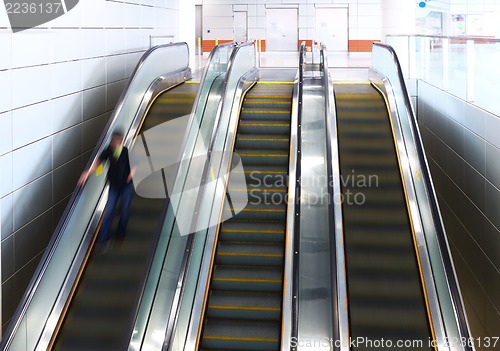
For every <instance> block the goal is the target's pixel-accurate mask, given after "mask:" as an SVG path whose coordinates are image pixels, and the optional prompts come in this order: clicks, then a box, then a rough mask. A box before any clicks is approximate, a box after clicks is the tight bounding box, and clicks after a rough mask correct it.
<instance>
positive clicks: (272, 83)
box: [257, 82, 293, 85]
mask: <svg viewBox="0 0 500 351" xmlns="http://www.w3.org/2000/svg"><path fill="white" fill-rule="evenodd" d="M260 84H264V85H266V84H267V85H280V84H293V82H257V85H260Z"/></svg>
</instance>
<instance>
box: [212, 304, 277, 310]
mask: <svg viewBox="0 0 500 351" xmlns="http://www.w3.org/2000/svg"><path fill="white" fill-rule="evenodd" d="M208 308H217V309H220V310H251V311H279V310H280V309H279V308H275V307H244V306H218V305H208Z"/></svg>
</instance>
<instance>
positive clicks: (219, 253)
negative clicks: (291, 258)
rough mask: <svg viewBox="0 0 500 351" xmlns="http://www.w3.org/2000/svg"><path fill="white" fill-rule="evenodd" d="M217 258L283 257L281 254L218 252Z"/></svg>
mask: <svg viewBox="0 0 500 351" xmlns="http://www.w3.org/2000/svg"><path fill="white" fill-rule="evenodd" d="M217 255H218V256H245V257H248V256H258V257H283V255H281V254H257V253H256V254H251V253H249V254H245V253H230V252H218V253H217Z"/></svg>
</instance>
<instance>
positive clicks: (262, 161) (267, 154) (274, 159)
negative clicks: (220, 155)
mask: <svg viewBox="0 0 500 351" xmlns="http://www.w3.org/2000/svg"><path fill="white" fill-rule="evenodd" d="M235 152H236V153H237V154H238V155H239V156H240V158H241V161H242V162H243V166H244V167H245V166H246V165H269V166H271V165H280V166H288V152H287V150H281V149H279V150H259V149H237V150H235Z"/></svg>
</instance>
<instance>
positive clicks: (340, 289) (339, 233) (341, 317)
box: [321, 43, 349, 351]
mask: <svg viewBox="0 0 500 351" xmlns="http://www.w3.org/2000/svg"><path fill="white" fill-rule="evenodd" d="M321 50H322V51H323V52H324V53H323V55H324V63H323V65H324V67H323V69H324V71H325V74H326V73H327V72H328V51H327V50H326V47H325V45H324V44H323V43H321ZM325 78H326V76H325ZM326 82H327V86H326V87H325V89H326V95H325V100H326V106H327V107H326V111H327V118H326V125H327V133H328V134H329V136H330V137H329V139H330V145H327V147H329V148H330V151H331V159H330V162H329V164H330V165H331V168H332V169H331V172H332V173H331V174H332V176H333V179H332V181H333V196H334V198H333V213H334V220H335V228H334V230H335V247H336V255H335V258H336V268H337V271H336V273H337V279H336V282H337V286H336V287H334V288H335V289H334V290H335V291H336V292H337V311H334V312H337V314H338V315H337V317H338V329H339V339H340V350H341V351H348V350H349V318H348V315H347V307H348V306H347V291H346V274H345V257H344V229H343V222H342V190H341V187H340V165H339V144H338V134H337V109H336V104H335V93H334V91H333V80H332V78H331V76H330V74H328V78H327V79H326Z"/></svg>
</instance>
